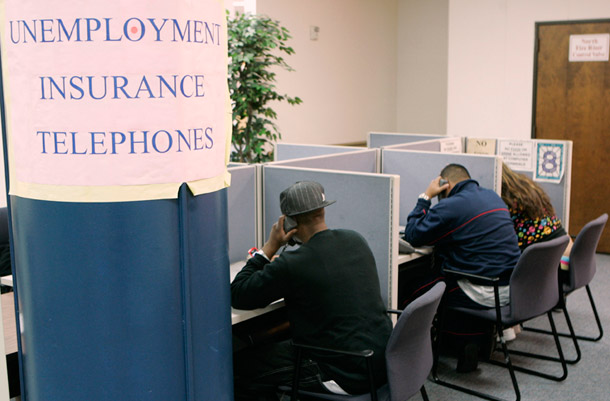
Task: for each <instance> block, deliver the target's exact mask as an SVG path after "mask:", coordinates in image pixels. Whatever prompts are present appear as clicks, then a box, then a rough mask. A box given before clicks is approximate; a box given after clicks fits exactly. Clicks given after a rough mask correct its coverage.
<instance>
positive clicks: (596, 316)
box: [523, 284, 604, 363]
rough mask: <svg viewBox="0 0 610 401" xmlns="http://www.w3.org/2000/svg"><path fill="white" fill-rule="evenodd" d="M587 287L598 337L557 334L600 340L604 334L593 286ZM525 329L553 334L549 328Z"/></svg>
mask: <svg viewBox="0 0 610 401" xmlns="http://www.w3.org/2000/svg"><path fill="white" fill-rule="evenodd" d="M585 289H586V290H587V296H588V297H589V302H590V303H591V310H592V311H593V316H594V317H595V322H596V323H597V330H598V332H599V334H598V335H597V336H596V337H591V336H580V335H575V334H573V333H557V335H559V336H561V337H573V336H574V337H575V338H576V339H578V340H583V341H599V340H601V339H602V337H603V336H604V328H603V327H602V322H601V320H600V318H599V314H598V313H597V308H596V307H595V301H594V300H593V294H592V293H591V288H590V287H589V285H588V284H587V285H586V286H585ZM566 310H567V308H566ZM523 329H524V330H527V331H533V332H535V333H544V334H552V333H551V332H550V331H548V330H541V329H536V328H533V327H524V328H523ZM567 362H568V363H573V362H571V361H567Z"/></svg>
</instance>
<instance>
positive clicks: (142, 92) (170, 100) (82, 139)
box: [0, 0, 230, 201]
mask: <svg viewBox="0 0 610 401" xmlns="http://www.w3.org/2000/svg"><path fill="white" fill-rule="evenodd" d="M1 7H2V10H1V11H2V14H1V16H2V19H1V20H0V24H1V31H0V35H1V36H0V38H1V47H2V60H3V71H2V73H3V75H2V77H3V83H4V99H5V104H6V110H7V114H6V120H7V121H6V122H7V135H8V138H9V140H8V145H9V163H10V171H11V189H10V192H11V194H15V195H21V196H24V197H32V198H38V199H50V200H68V201H74V200H77V201H112V200H131V199H133V200H136V199H155V198H167V197H176V195H177V188H178V186H179V185H180V184H181V183H183V182H190V183H193V186H192V187H193V188H196V190H195V191H194V192H195V193H202V192H209V191H211V190H216V189H219V188H220V187H223V186H225V184H226V181H227V180H228V175H227V173H226V164H227V154H228V147H227V142H228V141H230V138H229V137H228V135H227V129H229V130H230V125H228V124H227V115H228V113H230V108H227V105H228V102H227V99H228V90H227V37H226V16H225V8H224V4H223V1H218V0H202V1H196V2H194V1H190V0H178V1H171V2H147V1H133V0H122V1H113V2H85V1H83V2H78V3H75V2H74V1H69V0H60V1H52V2H51V1H48V0H35V1H27V2H24V1H22V0H4V1H3V2H2V4H1Z"/></svg>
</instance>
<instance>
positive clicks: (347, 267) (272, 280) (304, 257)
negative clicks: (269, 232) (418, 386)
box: [231, 230, 392, 394]
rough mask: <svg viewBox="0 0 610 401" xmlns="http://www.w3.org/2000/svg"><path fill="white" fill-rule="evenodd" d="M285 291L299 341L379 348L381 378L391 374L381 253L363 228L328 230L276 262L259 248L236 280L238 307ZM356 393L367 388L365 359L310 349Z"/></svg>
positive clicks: (234, 298) (234, 299)
mask: <svg viewBox="0 0 610 401" xmlns="http://www.w3.org/2000/svg"><path fill="white" fill-rule="evenodd" d="M280 298H284V299H285V301H286V307H287V310H288V317H289V320H290V325H291V329H292V334H293V338H294V340H295V341H297V342H300V343H304V344H311V345H317V346H321V347H327V348H334V349H341V350H352V351H354V350H363V349H372V350H373V351H374V352H375V357H374V368H375V377H376V379H379V381H380V383H379V384H381V382H383V381H385V374H384V372H385V356H384V353H385V346H386V343H387V340H388V338H389V336H390V332H391V330H392V324H391V321H390V319H389V317H388V316H387V314H386V308H385V305H384V304H383V301H382V299H381V292H380V288H379V278H378V276H377V269H376V266H375V259H374V257H373V254H372V252H371V250H370V248H369V246H368V244H367V243H366V240H365V239H364V238H363V237H362V236H361V235H360V234H358V233H356V232H354V231H350V230H325V231H321V232H319V233H317V234H315V235H314V236H313V237H312V238H311V239H310V240H309V241H308V242H307V243H306V244H303V245H301V246H300V247H299V248H298V249H296V250H294V251H291V252H284V253H283V254H281V255H280V256H279V258H277V259H275V260H274V261H273V262H268V261H267V260H266V259H265V258H264V257H263V256H261V255H255V256H254V257H253V258H251V259H250V260H249V261H248V263H247V264H246V266H245V267H244V268H243V269H242V271H241V272H240V273H239V274H238V275H237V276H236V277H235V279H234V280H233V282H232V283H231V302H232V305H233V307H235V308H239V309H254V308H259V307H264V306H266V305H268V304H269V303H270V302H273V301H275V300H277V299H280ZM309 357H310V358H311V359H314V360H316V361H317V362H318V364H319V365H320V368H321V369H322V371H323V372H324V373H326V374H328V375H329V377H331V378H332V379H333V380H335V381H336V382H337V383H338V384H339V385H340V386H341V387H342V388H343V389H344V390H346V391H347V392H349V393H352V394H354V393H361V392H366V391H368V388H367V380H366V368H365V365H364V364H363V363H361V361H355V360H350V359H345V358H344V359H337V358H336V357H334V358H333V357H330V356H329V355H326V354H323V353H317V354H315V355H309Z"/></svg>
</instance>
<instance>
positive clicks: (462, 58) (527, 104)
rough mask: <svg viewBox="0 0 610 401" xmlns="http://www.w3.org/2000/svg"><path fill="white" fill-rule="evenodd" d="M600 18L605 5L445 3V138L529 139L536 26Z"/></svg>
mask: <svg viewBox="0 0 610 401" xmlns="http://www.w3.org/2000/svg"><path fill="white" fill-rule="evenodd" d="M604 18H610V1H608V0H536V1H532V0H450V1H449V59H448V94H447V99H448V100H447V105H448V106H447V133H448V135H452V136H476V137H505V138H530V137H531V122H532V94H533V76H534V39H535V23H536V22H545V21H566V20H583V19H604Z"/></svg>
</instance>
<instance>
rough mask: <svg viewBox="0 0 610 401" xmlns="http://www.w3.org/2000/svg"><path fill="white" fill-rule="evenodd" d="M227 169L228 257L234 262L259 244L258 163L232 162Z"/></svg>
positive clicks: (244, 257) (243, 257)
mask: <svg viewBox="0 0 610 401" xmlns="http://www.w3.org/2000/svg"><path fill="white" fill-rule="evenodd" d="M231 166H232V165H231ZM228 170H229V172H230V173H231V186H230V187H229V188H228V190H227V205H228V209H227V210H228V215H229V216H228V218H229V261H230V262H231V263H235V262H238V261H240V260H245V259H246V257H247V256H248V250H249V249H250V248H252V247H254V246H256V247H258V246H260V244H259V226H260V224H259V221H260V211H259V210H260V208H259V202H260V200H259V199H258V198H259V194H260V191H259V190H258V188H259V185H258V183H259V177H258V175H259V173H258V171H259V170H260V165H255V164H253V165H242V166H233V167H229V169H228Z"/></svg>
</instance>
